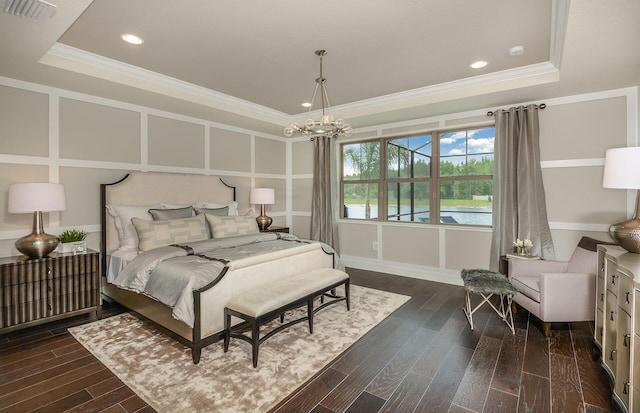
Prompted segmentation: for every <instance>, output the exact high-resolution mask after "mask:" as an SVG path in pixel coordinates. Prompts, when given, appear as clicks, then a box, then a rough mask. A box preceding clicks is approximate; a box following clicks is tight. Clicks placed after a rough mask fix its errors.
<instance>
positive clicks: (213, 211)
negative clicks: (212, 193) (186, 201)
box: [193, 206, 229, 217]
mask: <svg viewBox="0 0 640 413" xmlns="http://www.w3.org/2000/svg"><path fill="white" fill-rule="evenodd" d="M193 209H195V210H196V215H200V214H209V215H217V216H221V217H226V216H227V215H229V207H228V206H226V207H222V208H201V207H193Z"/></svg>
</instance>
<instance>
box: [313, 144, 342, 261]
mask: <svg viewBox="0 0 640 413" xmlns="http://www.w3.org/2000/svg"><path fill="white" fill-rule="evenodd" d="M334 147H335V145H334V142H332V140H331V138H330V137H328V136H319V137H315V138H314V139H313V194H312V196H313V199H312V201H311V239H313V240H317V241H322V242H325V243H327V244H329V245H331V246H332V247H333V249H335V250H336V252H340V249H339V245H338V222H337V220H336V217H337V216H338V215H337V214H336V208H337V196H336V195H337V192H336V185H335V184H334V182H335V179H334V178H335V170H336V169H335V165H336V164H335V161H336V159H335V158H336V156H335V154H334Z"/></svg>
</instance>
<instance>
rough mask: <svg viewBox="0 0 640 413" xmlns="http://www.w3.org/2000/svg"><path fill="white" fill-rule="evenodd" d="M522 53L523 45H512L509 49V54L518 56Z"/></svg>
mask: <svg viewBox="0 0 640 413" xmlns="http://www.w3.org/2000/svg"><path fill="white" fill-rule="evenodd" d="M521 54H524V46H514V47H512V48H511V49H509V56H520V55H521Z"/></svg>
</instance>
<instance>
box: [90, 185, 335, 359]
mask: <svg viewBox="0 0 640 413" xmlns="http://www.w3.org/2000/svg"><path fill="white" fill-rule="evenodd" d="M100 194H101V195H100V197H101V206H102V208H101V223H102V242H101V247H100V249H101V259H102V262H101V266H102V277H101V278H102V295H103V297H104V298H105V299H106V300H107V301H115V302H118V303H120V304H122V305H123V306H125V307H127V308H128V309H130V310H133V311H135V312H136V313H137V314H139V315H141V316H143V317H144V318H146V319H148V320H150V321H152V322H153V323H154V324H155V325H156V326H158V327H159V328H160V330H162V331H164V332H165V333H167V334H168V335H170V336H172V337H174V338H175V339H177V340H178V341H180V342H182V343H183V344H184V345H186V346H188V347H189V348H191V350H192V357H193V362H194V363H198V362H199V361H200V355H201V350H202V348H204V347H206V346H208V345H209V344H212V343H214V342H216V341H218V340H220V339H222V338H223V336H224V331H223V330H222V329H220V330H218V331H212V327H211V326H212V325H216V324H215V323H212V321H211V319H212V318H215V317H214V316H212V315H211V314H207V312H208V309H209V308H210V305H209V304H208V303H207V300H211V297H212V296H213V295H214V294H215V293H214V292H213V289H212V287H213V286H214V285H216V284H217V283H219V282H220V281H221V280H222V278H223V277H224V276H225V275H226V274H227V273H228V272H233V271H236V270H233V271H229V270H228V267H226V268H225V269H224V270H223V271H222V272H221V273H220V274H219V276H218V277H217V278H216V279H215V280H214V281H212V282H211V283H209V284H208V285H206V286H204V287H202V288H201V289H199V290H196V291H194V292H193V296H194V313H195V314H194V316H195V321H194V326H193V328H191V327H190V326H188V325H187V324H185V323H183V322H181V321H178V320H176V319H175V318H173V316H172V309H171V308H170V307H168V306H166V305H164V304H162V303H160V302H158V301H155V300H153V299H151V298H148V297H146V296H145V295H143V294H137V293H135V292H132V291H128V290H124V289H121V288H118V287H116V286H114V285H112V284H110V283H108V282H107V280H106V274H107V271H106V270H107V260H108V254H109V253H110V252H111V251H113V250H115V249H117V248H118V247H119V239H118V234H117V229H116V226H115V221H114V219H113V217H111V215H110V214H109V213H108V212H107V208H106V205H110V204H111V205H149V204H154V203H174V204H190V203H194V202H218V203H222V202H230V201H235V200H236V190H235V187H232V186H229V185H227V184H226V183H224V182H223V181H222V179H220V178H219V177H216V176H207V175H194V174H173V173H160V172H133V173H130V174H128V175H126V176H125V177H124V178H123V179H121V180H120V181H117V182H114V183H110V184H101V185H100ZM239 209H240V208H239ZM318 250H319V251H320V252H319V251H318ZM300 257H302V258H303V259H304V264H303V266H306V267H309V266H316V267H332V266H333V262H334V259H333V254H331V253H326V252H324V251H323V250H322V248H319V249H316V250H315V251H311V250H309V251H308V252H304V253H303V254H301V255H300ZM281 260H282V261H278V265H276V264H275V263H273V262H272V263H264V264H265V265H271V266H272V268H273V267H274V266H276V267H278V268H279V265H280V263H282V272H281V273H280V274H278V277H280V278H283V277H286V276H290V275H292V274H293V273H294V272H295V271H300V270H306V269H308V268H306V269H305V268H299V267H300V265H299V264H296V263H295V262H294V258H291V257H288V258H287V257H285V258H282V259H281ZM238 271H240V272H243V275H242V277H245V279H246V277H247V274H249V273H251V271H252V270H251V268H250V267H245V268H242V269H239V270H238ZM235 274H238V272H236V273H235ZM238 277H241V276H238ZM265 281H267V282H268V281H271V280H270V279H266V280H265ZM226 282H227V283H232V281H230V280H226ZM221 284H224V283H221ZM216 297H218V296H216ZM226 298H228V295H225V296H223V298H222V299H226ZM216 299H218V300H220V298H216ZM216 305H218V304H216ZM222 318H223V314H222V312H221V314H220V319H222Z"/></svg>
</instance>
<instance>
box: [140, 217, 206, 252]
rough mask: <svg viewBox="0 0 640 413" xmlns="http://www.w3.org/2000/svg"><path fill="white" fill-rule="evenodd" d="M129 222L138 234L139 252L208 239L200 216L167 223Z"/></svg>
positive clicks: (204, 224) (203, 221)
mask: <svg viewBox="0 0 640 413" xmlns="http://www.w3.org/2000/svg"><path fill="white" fill-rule="evenodd" d="M131 221H132V222H133V226H134V227H135V228H136V231H137V233H138V239H139V240H140V243H139V244H138V249H139V250H140V251H148V250H152V249H154V248H160V247H165V246H167V245H171V244H180V243H185V242H189V241H201V240H203V239H207V238H209V233H208V232H207V224H206V223H205V220H204V217H203V216H202V215H197V216H195V217H190V218H178V219H171V220H167V221H149V220H145V219H140V218H132V219H131Z"/></svg>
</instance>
